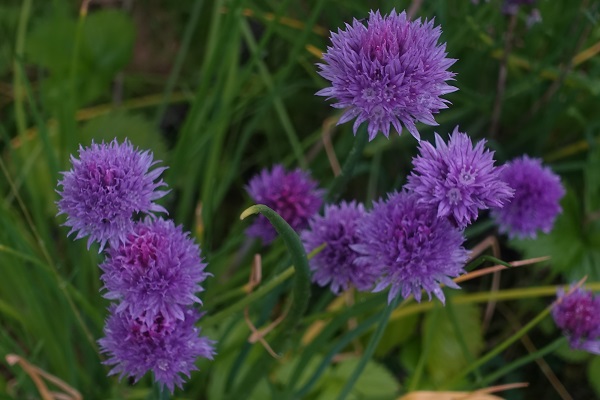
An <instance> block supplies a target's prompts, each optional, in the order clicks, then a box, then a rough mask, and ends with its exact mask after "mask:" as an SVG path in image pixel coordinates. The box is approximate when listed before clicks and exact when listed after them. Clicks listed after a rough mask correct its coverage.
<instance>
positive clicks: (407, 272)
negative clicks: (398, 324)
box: [352, 192, 468, 303]
mask: <svg viewBox="0 0 600 400" xmlns="http://www.w3.org/2000/svg"><path fill="white" fill-rule="evenodd" d="M358 237H359V238H360V240H359V244H356V245H353V246H352V249H354V250H355V251H356V252H357V253H359V254H360V256H359V257H357V258H356V260H355V262H354V263H355V264H356V266H357V267H360V268H362V269H364V270H368V271H374V272H376V273H378V274H379V276H380V278H379V282H378V284H377V286H376V287H375V289H374V290H373V291H374V292H379V291H382V290H383V289H385V288H387V287H388V286H390V287H391V289H390V292H389V295H388V303H390V302H391V301H392V300H393V299H394V298H395V297H396V296H397V295H398V293H401V295H402V297H404V298H406V297H408V296H409V295H411V294H412V295H414V296H415V299H416V300H417V301H421V290H425V292H427V294H428V295H429V299H430V300H431V294H432V293H433V294H434V295H435V296H436V297H437V298H438V299H439V300H440V301H441V302H442V303H444V301H445V297H444V292H443V291H442V289H441V288H440V284H445V285H446V286H448V287H451V288H454V289H458V288H459V287H458V285H456V283H454V282H453V281H452V279H450V278H453V277H456V276H458V275H460V274H461V273H463V272H464V269H463V267H464V265H465V263H466V261H467V258H468V251H467V250H465V248H464V247H463V246H462V244H463V242H464V240H465V238H464V236H463V234H462V232H461V231H459V230H458V229H457V228H455V227H454V226H452V224H451V223H450V222H449V221H448V220H447V219H440V218H437V216H436V212H435V209H433V208H431V207H429V206H427V205H426V204H421V203H419V202H418V201H417V198H416V197H415V196H414V195H412V194H410V193H408V192H400V193H392V194H390V195H389V196H388V199H387V200H386V201H379V202H375V203H374V206H373V210H372V211H371V212H370V213H369V214H367V216H366V217H364V218H363V219H362V220H361V221H360V222H359V224H358Z"/></svg>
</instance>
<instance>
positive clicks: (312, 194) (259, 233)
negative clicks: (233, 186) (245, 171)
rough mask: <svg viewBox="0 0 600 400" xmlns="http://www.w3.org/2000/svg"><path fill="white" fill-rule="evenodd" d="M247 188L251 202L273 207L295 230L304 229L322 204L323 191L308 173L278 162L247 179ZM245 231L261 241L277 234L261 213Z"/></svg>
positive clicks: (266, 240) (267, 241) (270, 239)
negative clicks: (286, 167)
mask: <svg viewBox="0 0 600 400" xmlns="http://www.w3.org/2000/svg"><path fill="white" fill-rule="evenodd" d="M246 191H247V192H248V194H249V195H250V197H251V198H252V200H254V202H256V203H257V204H264V205H266V206H267V207H269V208H272V209H273V210H274V211H276V212H277V213H278V214H279V215H281V217H282V218H283V219H284V220H285V221H286V222H287V223H288V224H290V226H291V227H292V228H293V229H294V230H296V231H299V230H301V229H304V228H306V227H307V226H308V221H309V219H310V218H311V217H312V216H313V215H315V214H316V213H317V212H318V211H319V208H321V204H323V191H322V190H321V189H318V187H317V182H316V181H314V180H312V179H311V178H310V176H309V175H308V173H306V172H304V171H302V170H301V169H296V170H294V171H291V172H288V171H286V170H285V169H284V168H283V166H281V165H275V166H273V168H272V169H271V171H269V170H268V169H263V170H262V171H261V172H260V173H259V174H257V175H255V176H254V177H253V178H252V179H250V182H249V183H248V185H247V186H246ZM246 233H247V234H248V236H252V237H257V238H261V239H262V241H263V243H264V244H268V243H270V242H271V241H273V239H275V237H276V236H277V233H276V232H275V228H273V226H272V225H271V224H270V223H269V221H268V220H267V218H266V217H265V216H263V215H259V216H258V217H257V218H256V219H255V220H254V222H253V223H252V225H251V226H250V227H249V228H248V229H247V231H246Z"/></svg>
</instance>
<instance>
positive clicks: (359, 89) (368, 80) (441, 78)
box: [317, 10, 457, 140]
mask: <svg viewBox="0 0 600 400" xmlns="http://www.w3.org/2000/svg"><path fill="white" fill-rule="evenodd" d="M441 33H442V31H441V29H440V28H439V26H437V27H434V26H433V21H427V20H426V21H425V22H421V21H420V20H417V21H412V22H411V21H409V20H408V19H407V17H406V13H405V12H402V13H396V11H395V10H392V12H391V13H390V14H389V15H384V16H383V17H382V16H381V14H380V13H379V11H371V13H370V14H369V20H368V21H367V26H365V25H364V24H363V23H362V22H360V21H358V20H356V19H355V20H354V21H353V22H352V25H349V24H346V29H345V30H341V29H339V30H338V32H337V33H332V35H331V42H332V45H331V47H328V48H327V52H326V53H325V54H324V55H323V61H324V62H323V63H321V64H318V66H319V68H320V72H319V74H321V76H323V77H324V78H325V79H327V80H329V81H330V82H331V87H327V88H325V89H322V90H320V91H319V92H317V95H319V96H327V97H328V98H333V99H336V100H337V102H336V103H334V104H333V107H335V108H342V109H345V112H344V114H343V115H342V117H341V119H340V121H339V123H340V124H341V123H344V122H348V121H350V120H353V119H356V120H355V122H354V133H355V134H356V131H357V129H358V127H359V125H360V124H362V123H363V122H365V121H366V122H367V123H368V128H367V130H368V132H369V140H373V139H374V138H375V136H376V135H377V133H378V132H382V133H383V134H384V135H385V136H386V137H388V136H389V133H390V127H391V126H393V127H394V128H395V129H396V131H397V132H398V134H400V133H401V132H402V126H404V127H405V128H406V129H408V131H409V132H410V133H411V134H412V135H413V136H414V137H415V138H416V139H417V140H418V139H419V132H418V131H417V127H416V126H415V123H417V122H422V123H425V124H427V125H437V123H436V122H435V119H434V117H433V114H435V113H437V112H439V111H440V110H441V109H444V108H447V103H448V101H447V100H444V99H442V98H441V96H443V95H445V94H447V93H450V92H454V91H455V90H457V89H456V88H455V87H453V86H450V85H448V84H447V83H446V81H449V80H452V79H453V77H454V75H455V74H454V73H452V72H450V71H448V68H449V67H450V66H451V65H452V64H454V62H455V61H456V60H454V59H451V58H447V57H446V55H447V53H446V45H445V44H438V40H439V38H440V35H441Z"/></svg>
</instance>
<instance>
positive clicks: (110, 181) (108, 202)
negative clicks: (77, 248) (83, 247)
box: [57, 139, 167, 251]
mask: <svg viewBox="0 0 600 400" xmlns="http://www.w3.org/2000/svg"><path fill="white" fill-rule="evenodd" d="M71 162H72V163H73V168H72V169H71V170H70V171H68V172H63V179H62V180H61V181H59V182H58V185H59V186H62V187H63V191H62V192H58V193H59V194H60V196H61V199H60V200H59V201H58V202H57V205H58V209H59V213H58V214H66V215H67V221H66V222H65V225H66V226H69V227H71V231H70V232H69V235H70V234H71V233H74V232H77V235H76V236H75V239H80V238H82V237H85V236H89V239H88V243H87V245H88V248H89V247H90V245H91V244H92V243H93V242H98V243H100V251H101V250H102V249H103V248H104V246H105V245H106V242H109V243H110V245H111V246H116V245H117V244H118V243H119V241H124V240H125V236H126V234H127V233H128V232H129V231H131V229H132V227H133V215H134V214H135V213H152V212H164V213H166V212H167V211H166V210H165V209H164V208H163V207H161V206H159V205H158V204H156V203H154V201H155V200H157V199H160V198H161V197H163V196H164V195H165V194H166V193H167V191H161V190H157V188H160V187H162V186H166V184H165V183H164V182H163V181H162V179H161V180H160V181H158V182H156V180H157V179H158V177H159V176H160V174H161V173H162V172H163V171H164V170H165V169H166V168H164V167H161V168H155V169H154V170H152V171H150V168H152V167H153V166H154V165H155V164H156V163H157V162H158V161H152V154H151V153H150V152H149V151H145V152H141V151H139V150H137V149H134V148H133V145H132V144H131V143H130V142H129V141H127V140H126V141H125V142H124V143H123V144H119V143H118V142H117V140H116V139H115V140H113V141H112V142H111V143H110V144H105V143H102V144H97V143H93V142H92V145H91V146H90V147H86V148H83V147H81V146H80V147H79V160H78V159H76V158H75V157H73V156H71Z"/></svg>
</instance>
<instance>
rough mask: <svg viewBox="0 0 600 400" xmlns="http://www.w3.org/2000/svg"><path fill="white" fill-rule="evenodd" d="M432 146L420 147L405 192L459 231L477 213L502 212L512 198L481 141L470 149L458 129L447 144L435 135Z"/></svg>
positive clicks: (465, 137)
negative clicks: (493, 208)
mask: <svg viewBox="0 0 600 400" xmlns="http://www.w3.org/2000/svg"><path fill="white" fill-rule="evenodd" d="M435 144H436V147H433V145H431V144H430V143H428V142H421V143H420V146H419V151H420V155H419V156H418V157H416V158H415V159H413V165H414V170H413V172H412V173H411V174H410V176H409V177H408V184H407V185H406V188H407V189H408V190H410V191H412V192H413V193H415V195H416V196H417V198H418V201H419V203H423V204H428V205H429V206H431V207H435V208H437V216H438V217H440V218H444V217H449V218H450V219H451V220H452V221H453V222H454V223H455V224H456V225H457V226H458V227H459V228H461V229H462V228H465V227H466V226H467V225H469V224H470V223H471V222H473V221H474V220H476V219H477V216H478V213H479V210H482V209H488V208H492V207H496V208H501V207H503V206H504V204H505V203H507V202H508V201H509V200H510V198H511V197H512V196H513V190H512V189H511V188H510V187H509V186H508V185H507V184H506V182H504V181H503V180H502V179H501V176H500V172H501V168H498V167H495V166H494V158H493V157H494V152H493V151H489V150H486V149H485V148H484V145H485V141H484V140H482V141H480V142H478V143H477V144H476V145H475V147H473V144H472V142H471V139H470V138H469V136H467V134H465V133H462V132H459V131H458V127H457V128H455V129H454V132H453V133H452V135H450V140H449V141H448V143H447V144H446V143H445V142H444V140H443V139H442V138H441V137H440V136H439V135H438V134H436V135H435Z"/></svg>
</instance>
